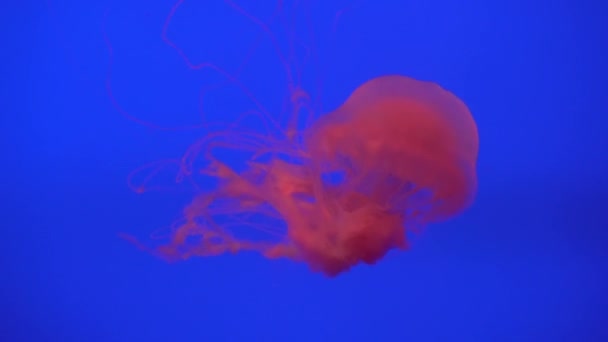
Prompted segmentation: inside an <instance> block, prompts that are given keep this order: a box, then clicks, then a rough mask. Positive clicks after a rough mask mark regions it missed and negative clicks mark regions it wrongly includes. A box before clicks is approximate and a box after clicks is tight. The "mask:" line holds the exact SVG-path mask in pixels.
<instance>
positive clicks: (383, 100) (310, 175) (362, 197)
mask: <svg viewBox="0 0 608 342" xmlns="http://www.w3.org/2000/svg"><path fill="white" fill-rule="evenodd" d="M292 133H293V132H291V131H289V130H286V131H285V132H284V134H283V136H284V137H285V138H283V139H282V138H278V137H276V136H273V135H263V134H259V133H250V132H236V131H225V132H218V133H216V134H214V135H210V136H208V137H206V138H204V139H203V140H202V141H201V142H199V143H198V144H197V145H196V147H193V148H192V149H191V150H190V151H189V153H188V154H187V155H186V157H184V159H183V168H184V169H188V168H192V165H193V163H192V159H193V158H196V157H200V158H203V159H205V160H206V161H207V164H206V166H205V167H204V168H202V169H200V170H198V172H200V173H202V174H204V175H207V176H211V177H213V178H216V179H217V180H218V184H217V186H216V187H215V188H214V189H212V190H210V191H204V192H201V193H199V194H198V195H197V196H196V197H195V198H194V199H193V201H192V202H191V203H190V204H189V205H188V206H187V207H186V208H185V209H184V212H183V217H182V219H180V220H179V222H176V224H175V225H174V226H173V227H172V228H171V231H170V233H169V236H168V239H167V241H164V242H163V243H162V244H161V245H160V246H156V247H154V248H153V252H154V253H155V254H158V255H160V256H162V257H164V258H166V259H169V260H183V259H187V258H190V257H193V256H212V255H219V254H223V253H236V252H241V251H253V252H258V253H260V254H261V255H263V256H264V257H267V258H271V259H274V258H289V259H292V260H295V261H299V262H303V263H306V264H307V265H308V266H309V267H310V268H311V269H312V270H313V271H316V272H321V273H324V274H325V275H327V276H336V275H338V274H340V273H342V272H344V271H347V270H349V269H350V268H352V267H353V266H355V265H357V264H360V263H365V264H374V263H376V262H377V261H379V260H380V259H381V258H383V256H384V255H386V253H387V252H388V251H390V250H393V249H406V248H407V247H408V241H407V236H408V233H410V232H417V231H419V230H420V229H421V228H423V227H425V226H426V225H427V224H429V223H434V222H439V221H442V220H446V219H449V218H451V217H454V216H455V215H457V214H459V213H460V212H462V211H463V210H464V209H466V208H467V207H468V206H469V205H470V204H471V203H472V201H473V198H474V196H475V193H476V188H477V177H476V161H477V154H478V134H477V127H476V124H475V121H474V119H473V117H472V116H471V113H470V112H469V110H468V108H467V107H466V105H465V104H464V103H463V102H462V101H461V100H459V99H458V98H457V97H456V96H455V95H453V94H452V93H450V92H449V91H447V90H445V89H443V88H441V87H440V86H438V85H437V84H435V83H431V82H423V81H418V80H414V79H411V78H408V77H404V76H399V75H389V76H382V77H378V78H375V79H372V80H370V81H368V82H366V83H364V84H363V85H361V86H360V87H358V88H357V89H356V90H355V91H354V92H353V93H352V94H351V96H350V97H349V98H348V99H347V100H346V102H345V103H344V104H343V105H342V106H341V107H339V108H338V109H337V110H335V111H333V112H331V113H328V114H326V115H324V116H322V117H320V118H319V119H318V120H316V121H315V122H313V123H312V124H311V125H310V126H308V127H307V128H306V129H304V130H302V131H301V132H299V133H298V134H296V135H295V136H294V134H292ZM218 146H222V147H229V148H235V149H243V150H248V151H250V152H252V157H251V159H250V160H249V162H248V164H247V168H246V169H245V170H240V171H237V170H236V169H235V168H231V167H230V166H229V165H227V164H226V163H224V162H222V161H220V160H219V159H217V158H216V157H214V154H213V153H212V150H213V149H214V148H215V147H218ZM195 171H197V170H189V171H188V172H195ZM188 172H185V173H188ZM261 216H264V217H266V218H270V219H272V220H275V221H276V222H277V224H276V225H275V226H273V225H272V224H264V223H262V221H259V220H256V219H254V218H253V217H261ZM237 226H238V227H240V228H237ZM243 226H245V227H250V228H254V230H255V231H259V232H265V233H267V235H263V236H262V237H256V238H253V237H248V236H247V234H245V235H244V236H243V235H242V234H238V233H237V232H236V231H237V230H238V229H242V227H243ZM279 226H281V227H283V228H282V229H279V228H278V227H279Z"/></svg>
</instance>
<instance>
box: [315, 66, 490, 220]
mask: <svg viewBox="0 0 608 342" xmlns="http://www.w3.org/2000/svg"><path fill="white" fill-rule="evenodd" d="M306 141H307V150H308V151H309V153H310V155H311V160H313V161H314V162H315V163H316V164H317V167H318V169H319V170H320V172H331V171H335V170H343V172H345V173H346V174H347V176H346V177H345V179H346V180H347V181H346V183H347V184H345V188H349V189H351V190H354V191H363V192H368V193H370V195H372V196H373V197H374V198H375V201H376V203H382V204H385V205H389V207H391V208H390V209H391V210H397V211H404V212H407V211H409V212H416V213H417V214H419V215H424V221H425V222H427V223H430V222H437V221H441V220H445V219H448V218H450V217H452V216H454V215H456V214H457V213H459V212H461V211H462V210H464V209H466V208H467V207H468V206H469V205H470V204H471V203H472V201H473V198H474V196H475V193H476V189H477V176H476V162H477V154H478V144H479V139H478V133H477V126H476V124H475V121H474V120H473V117H472V115H471V113H470V112H469V110H468V108H467V106H466V105H465V104H464V103H463V102H462V101H461V100H460V99H458V98H457V97H456V96H455V95H453V94H452V93H450V92H448V91H447V90H445V89H443V88H441V87H440V86H439V85H437V84H435V83H432V82H424V81H418V80H415V79H412V78H408V77H404V76H400V75H388V76H381V77H378V78H374V79H372V80H370V81H368V82H366V83H364V84H362V85H361V86H359V87H358V88H357V89H356V90H355V91H354V92H353V93H352V94H351V95H350V97H349V98H348V99H347V100H346V101H345V102H344V104H343V105H342V106H341V107H340V108H338V109H337V110H335V111H333V112H331V113H328V114H326V115H324V116H323V117H321V118H320V119H319V120H318V121H317V122H316V123H315V124H314V126H313V127H311V129H310V130H309V131H308V132H307V139H306ZM421 198H424V200H423V201H421V200H419V199H421ZM423 207H424V208H423ZM422 209H424V210H422Z"/></svg>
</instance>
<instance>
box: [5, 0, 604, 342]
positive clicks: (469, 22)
mask: <svg viewBox="0 0 608 342" xmlns="http://www.w3.org/2000/svg"><path fill="white" fill-rule="evenodd" d="M239 3H242V4H243V6H244V7H246V8H247V9H248V10H249V11H250V13H252V14H254V15H256V16H258V17H260V18H267V17H268V16H269V15H270V13H271V12H272V10H273V4H274V1H240V2H239ZM286 3H287V5H289V4H290V3H292V1H286ZM312 3H313V6H312V9H313V10H312V16H311V21H312V23H313V24H314V27H315V30H316V31H315V32H317V38H318V43H317V45H316V46H317V49H318V51H319V59H320V61H322V65H323V66H324V67H323V68H320V69H312V68H311V69H308V68H307V69H305V71H307V72H310V73H314V72H317V73H320V74H321V75H323V77H324V79H325V82H324V85H325V86H324V88H323V91H322V92H321V94H322V97H321V98H322V100H323V109H324V110H325V111H331V110H332V108H335V107H337V106H338V105H339V104H340V103H341V102H342V101H344V99H345V98H346V97H347V96H348V94H349V93H350V92H351V91H352V90H353V89H354V88H355V87H357V86H358V85H359V84H361V83H362V82H364V81H366V80H368V79H370V78H373V77H375V76H379V75H383V74H390V73H398V74H403V75H407V76H410V77H414V78H418V79H423V80H431V81H434V82H437V83H439V84H441V85H442V86H444V87H445V88H447V89H449V90H451V91H452V92H454V93H455V94H456V95H457V96H459V97H460V98H462V99H463V100H464V101H465V102H466V103H467V105H468V106H469V107H470V109H471V111H472V113H473V115H474V117H475V119H476V121H477V124H478V128H479V132H480V155H479V163H478V175H479V192H478V196H477V199H476V202H475V204H474V205H473V207H472V208H470V210H468V211H467V212H465V213H464V214H463V215H461V216H459V217H457V218H455V219H453V220H451V221H449V222H446V223H443V224H438V225H433V226H431V227H429V228H428V230H427V231H426V232H425V233H424V234H422V235H421V236H418V237H417V238H416V239H415V241H414V245H413V248H412V249H411V250H410V251H407V252H391V253H390V254H389V255H388V256H387V257H386V258H385V259H384V260H382V261H381V262H380V263H378V264H377V265H374V266H359V267H356V268H354V269H353V270H351V271H350V272H347V273H345V274H343V275H341V276H339V277H337V278H333V279H328V278H325V277H323V276H322V275H319V274H316V273H312V272H310V271H309V270H308V269H307V267H306V266H305V265H303V264H298V263H293V262H289V261H284V260H281V261H268V260H265V259H263V258H262V257H260V256H257V255H252V254H239V255H226V256H220V257H216V258H205V259H192V260H189V261H187V262H183V263H177V264H171V265H170V264H166V263H164V262H163V261H161V260H158V259H156V258H154V257H152V256H150V255H148V254H146V253H144V252H142V251H139V250H138V249H136V248H134V246H133V245H131V244H129V243H126V242H125V241H124V240H121V239H119V238H118V233H119V232H128V233H130V234H134V235H137V236H139V237H144V238H145V237H146V236H147V235H146V234H149V233H150V232H151V231H153V230H154V229H156V228H159V227H162V226H166V225H167V224H169V223H170V222H171V220H173V219H174V218H175V217H176V216H177V215H178V214H179V212H180V209H181V208H182V207H183V206H184V205H185V204H186V203H187V202H188V200H189V199H190V196H189V195H188V194H187V193H184V192H151V193H146V194H143V195H139V194H136V193H133V192H132V191H131V190H130V189H129V188H128V187H127V181H126V180H127V176H128V175H129V173H130V172H131V171H133V170H134V169H136V168H137V167H139V166H140V165H142V164H145V163H147V162H151V161H154V160H158V159H163V158H174V157H178V156H179V155H180V153H182V152H183V151H184V149H185V148H187V147H188V145H189V144H190V143H192V142H193V141H194V139H196V138H197V132H196V131H194V132H183V131H179V132H161V131H156V130H151V129H148V128H146V127H145V126H143V125H138V124H136V123H134V122H133V121H130V120H128V119H126V118H125V116H123V115H121V113H120V112H119V111H118V110H117V108H116V106H115V105H113V103H112V101H110V97H109V95H108V92H107V89H106V81H107V78H108V70H109V65H110V61H112V76H111V81H112V87H113V88H112V89H113V92H114V93H113V94H114V96H115V98H116V100H117V101H118V102H119V103H120V105H121V106H122V107H123V108H124V109H125V110H127V111H128V112H129V113H130V114H132V115H135V116H137V117H139V118H141V119H143V120H148V121H153V122H156V123H158V124H160V125H164V126H171V125H182V124H191V123H193V122H196V120H197V119H198V118H199V116H198V115H199V114H198V113H199V107H198V106H199V102H198V99H199V91H200V89H201V87H203V86H205V85H209V84H212V83H213V82H216V81H217V80H220V79H221V77H219V76H218V74H217V73H214V72H212V71H209V70H206V71H192V70H189V69H188V68H187V67H186V66H185V63H184V60H183V59H182V58H181V57H180V56H179V55H178V54H177V53H176V51H175V50H174V49H172V48H171V47H169V46H168V45H167V44H165V43H164V42H163V41H162V39H161V32H162V28H163V23H164V22H165V19H166V17H167V15H168V13H169V12H170V10H171V7H172V6H173V5H174V1H173V0H169V1H167V0H158V1H137V0H125V1H69V0H66V1H61V0H51V1H49V2H44V1H33V2H32V1H26V2H14V3H11V4H10V5H5V6H4V7H5V9H4V10H3V11H2V17H3V18H2V19H3V20H2V23H3V30H2V33H3V37H4V38H3V43H2V45H3V47H2V58H3V62H2V68H3V69H4V70H3V77H2V80H3V87H2V97H1V100H2V103H3V104H4V106H3V107H4V109H3V113H2V116H1V118H2V136H1V138H0V139H2V140H1V141H2V147H3V148H4V150H5V152H4V155H3V158H2V159H3V164H2V165H3V166H2V168H1V169H2V175H3V177H2V181H1V182H0V184H1V186H2V189H3V190H2V194H3V196H2V197H3V199H4V200H3V204H2V210H1V212H0V214H1V215H2V217H3V223H2V232H3V243H2V249H1V250H2V251H1V252H0V255H1V259H0V260H1V262H2V264H1V265H2V276H1V279H2V281H1V285H0V286H1V287H0V301H1V302H0V314H1V315H2V316H1V319H0V340H1V341H607V340H608V274H607V270H608V269H607V265H608V263H607V261H608V248H607V247H608V216H607V214H606V208H607V205H608V180H607V179H606V175H607V174H608V138H607V136H608V134H607V132H608V119H607V118H608V116H607V114H608V102H607V101H606V93H607V90H608V89H607V87H606V81H605V80H606V79H607V77H608V66H607V63H606V60H608V55H607V54H606V48H607V46H606V42H608V34H607V33H608V27H607V26H608V25H607V24H606V17H607V16H608V10H607V5H606V3H605V2H602V1H597V0H581V1H573V0H554V1H548V0H531V1H523V0H514V1H513V0H511V1H502V0H501V1H471V0H464V1H449V0H429V1H396V0H379V1H372V0H368V1H363V2H361V3H360V4H359V5H358V6H354V7H353V8H352V10H350V11H348V12H346V13H345V14H344V15H343V17H342V19H341V20H340V21H339V23H338V25H337V26H336V29H335V35H334V36H331V35H330V34H329V33H330V32H332V22H333V18H334V15H335V13H336V11H338V10H339V9H340V8H343V7H345V6H348V5H349V2H348V1H333V0H332V1H312ZM251 4H256V5H255V6H252V5H251ZM299 18H300V19H301V16H300V17H299ZM167 32H168V35H169V36H170V37H171V39H172V41H174V42H175V43H176V44H178V45H179V46H180V47H181V48H182V49H183V50H184V51H186V52H187V55H188V56H189V57H190V58H191V59H192V60H193V61H195V62H201V61H212V62H214V63H216V64H218V65H221V66H222V67H225V68H227V69H231V70H234V69H235V68H236V67H238V65H239V63H240V62H241V61H242V60H243V58H244V57H243V56H245V54H246V52H247V48H248V47H250V46H251V42H252V41H253V40H255V39H256V37H257V36H258V34H259V32H260V31H259V30H258V28H257V27H256V26H255V25H253V24H252V23H251V22H250V21H248V20H247V19H246V18H245V17H243V16H240V15H238V13H236V12H234V11H233V10H231V9H230V7H228V6H226V5H225V3H224V2H222V1H220V0H206V1H192V0H186V1H184V3H183V5H182V6H181V7H180V8H179V10H178V11H177V12H176V15H175V16H174V18H173V20H172V22H171V26H170V27H169V29H168V31H167ZM298 32H299V31H298ZM104 36H105V37H106V38H107V39H108V40H109V42H110V43H111V46H112V51H113V58H112V59H110V54H109V48H108V45H107V43H106V41H104ZM330 37H333V38H332V39H330ZM284 38H285V36H281V35H279V40H280V39H283V43H281V44H284V42H285V40H284ZM282 46H283V47H284V46H285V45H282ZM305 53H306V52H305V50H304V49H298V50H297V51H296V54H300V56H303V55H304V54H305ZM279 66H280V64H279V63H278V60H277V58H276V54H275V53H274V50H272V47H271V45H270V44H269V42H268V40H262V42H261V43H260V45H259V49H258V50H257V53H256V54H255V55H253V56H252V57H251V58H249V64H247V67H246V68H245V69H244V71H243V73H242V79H243V81H244V82H246V83H247V84H248V86H249V87H250V88H251V89H252V92H253V93H255V96H256V98H257V99H259V100H260V101H261V102H263V103H264V104H265V106H267V107H268V108H269V110H271V111H272V112H275V113H279V112H280V108H281V107H280V104H281V100H283V98H282V97H281V96H282V95H283V94H284V90H285V84H284V83H283V82H282V81H283V76H282V70H281V69H280V67H279ZM305 81H306V82H310V79H305ZM206 99H207V102H206V110H207V117H208V118H210V119H214V118H215V119H218V118H219V119H226V120H230V119H231V118H233V116H231V115H234V114H232V113H236V112H239V111H242V110H244V109H247V106H249V105H250V103H249V102H247V101H246V99H245V98H244V97H243V94H242V93H241V92H239V91H238V90H237V89H234V88H227V89H225V90H222V91H218V92H215V93H211V94H209V96H208V97H207V98H206ZM167 180H168V179H161V183H162V182H165V181H167Z"/></svg>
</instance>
